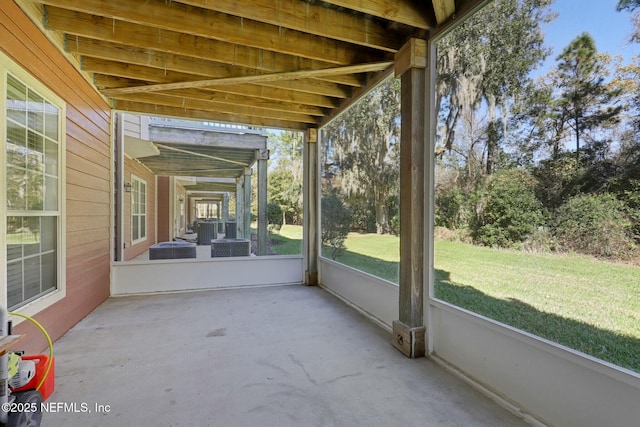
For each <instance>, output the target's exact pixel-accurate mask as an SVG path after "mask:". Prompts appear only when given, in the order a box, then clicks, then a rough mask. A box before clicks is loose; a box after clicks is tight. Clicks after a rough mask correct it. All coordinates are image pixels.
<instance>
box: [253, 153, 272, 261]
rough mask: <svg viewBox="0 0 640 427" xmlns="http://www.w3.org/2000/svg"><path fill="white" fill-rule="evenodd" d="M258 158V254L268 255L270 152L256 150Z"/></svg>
mask: <svg viewBox="0 0 640 427" xmlns="http://www.w3.org/2000/svg"><path fill="white" fill-rule="evenodd" d="M256 151H257V153H256V155H257V158H258V253H257V254H256V255H259V256H260V255H267V238H268V236H267V219H268V218H267V160H269V150H268V149H266V148H263V149H260V150H256Z"/></svg>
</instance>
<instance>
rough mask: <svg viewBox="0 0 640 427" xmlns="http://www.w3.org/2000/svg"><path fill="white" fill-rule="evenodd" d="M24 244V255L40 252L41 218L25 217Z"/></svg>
mask: <svg viewBox="0 0 640 427" xmlns="http://www.w3.org/2000/svg"><path fill="white" fill-rule="evenodd" d="M23 224H24V226H23V228H22V245H23V248H24V249H23V250H24V256H25V257H26V256H29V255H35V254H37V253H39V252H40V218H38V217H25V218H23Z"/></svg>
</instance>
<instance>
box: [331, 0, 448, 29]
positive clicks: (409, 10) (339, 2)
mask: <svg viewBox="0 0 640 427" xmlns="http://www.w3.org/2000/svg"><path fill="white" fill-rule="evenodd" d="M323 1H324V2H325V3H329V4H333V5H335V6H340V7H344V8H346V9H351V10H356V11H358V12H362V13H366V14H368V15H372V16H377V17H379V18H384V19H388V20H390V21H395V22H399V23H402V24H406V25H410V26H412V27H417V28H421V29H423V30H430V29H432V28H434V27H435V25H434V23H433V22H430V19H429V14H428V8H427V7H426V6H419V5H421V4H422V1H412V0H369V1H363V0H323ZM452 1H453V0H452Z"/></svg>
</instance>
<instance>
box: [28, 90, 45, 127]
mask: <svg viewBox="0 0 640 427" xmlns="http://www.w3.org/2000/svg"><path fill="white" fill-rule="evenodd" d="M28 102H29V103H28V106H27V117H28V122H27V123H28V126H29V128H30V129H33V130H35V131H37V132H40V133H44V98H42V97H41V96H40V95H38V94H37V93H35V92H34V91H32V90H28Z"/></svg>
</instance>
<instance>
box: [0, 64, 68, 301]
mask: <svg viewBox="0 0 640 427" xmlns="http://www.w3.org/2000/svg"><path fill="white" fill-rule="evenodd" d="M0 72H1V77H2V78H1V80H0V88H1V90H2V108H1V111H2V116H1V117H2V120H1V123H2V126H1V128H0V130H1V134H2V138H3V140H4V149H3V150H2V155H1V156H0V167H1V168H2V170H3V172H4V173H3V174H2V175H3V176H2V179H0V183H2V184H3V185H2V187H3V188H4V191H3V192H2V197H3V198H4V200H3V202H2V203H1V207H2V209H1V212H2V217H3V218H2V228H3V230H2V231H3V233H2V234H3V235H4V239H3V240H4V241H3V242H2V249H3V252H4V253H3V255H4V256H3V257H2V258H3V260H2V261H3V264H4V265H3V267H4V269H3V270H4V271H3V273H4V276H5V277H4V279H5V283H6V288H5V292H6V307H7V308H8V309H9V310H16V309H18V308H21V307H24V306H26V305H28V304H30V303H34V304H32V305H34V306H35V305H37V304H36V303H35V301H44V300H46V298H45V297H46V296H47V295H49V294H56V293H57V295H56V297H55V298H53V299H50V301H48V302H45V304H46V305H48V304H50V303H53V302H55V301H56V300H57V299H59V298H61V297H62V296H63V295H64V292H57V291H61V290H62V291H64V258H65V257H64V254H63V250H64V245H63V232H62V230H63V221H64V218H63V211H62V209H63V205H64V201H63V200H62V196H63V191H62V188H63V184H64V182H63V180H64V166H63V153H64V149H65V147H64V134H65V133H64V121H63V120H64V117H65V116H66V114H65V104H64V101H62V100H61V99H59V98H58V97H57V96H55V94H53V93H52V92H50V91H49V90H48V89H47V88H46V87H44V86H43V85H42V84H40V83H39V82H38V81H37V80H35V79H34V78H33V77H31V76H30V75H28V74H27V73H26V72H25V71H24V70H22V69H21V68H19V67H18V66H17V65H16V64H14V63H13V62H11V61H10V60H9V59H8V58H7V57H6V56H4V55H3V56H0Z"/></svg>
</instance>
